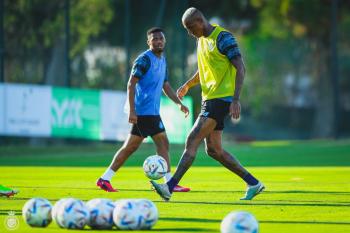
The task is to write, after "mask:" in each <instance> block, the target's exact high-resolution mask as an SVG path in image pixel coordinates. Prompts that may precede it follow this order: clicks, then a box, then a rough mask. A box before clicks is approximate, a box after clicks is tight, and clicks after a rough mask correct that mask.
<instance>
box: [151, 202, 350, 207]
mask: <svg viewBox="0 0 350 233" xmlns="http://www.w3.org/2000/svg"><path fill="white" fill-rule="evenodd" d="M154 202H162V201H154ZM171 203H176V204H201V205H230V206H241V205H254V206H313V207H318V206H325V207H350V203H319V202H317V203H302V202H301V203H289V202H279V203H271V202H256V201H240V202H207V201H171Z"/></svg>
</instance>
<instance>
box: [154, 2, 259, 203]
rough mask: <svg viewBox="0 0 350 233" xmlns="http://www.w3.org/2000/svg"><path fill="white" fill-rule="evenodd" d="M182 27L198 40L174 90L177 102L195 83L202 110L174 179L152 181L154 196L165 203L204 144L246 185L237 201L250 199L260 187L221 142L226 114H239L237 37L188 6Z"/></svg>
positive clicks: (240, 66) (240, 67)
mask: <svg viewBox="0 0 350 233" xmlns="http://www.w3.org/2000/svg"><path fill="white" fill-rule="evenodd" d="M182 24H183V26H184V27H185V28H186V30H187V31H188V33H189V34H190V35H192V36H194V37H195V38H197V60H198V71H197V72H196V73H195V75H193V77H192V78H191V79H190V80H188V81H187V82H186V83H185V84H184V85H182V86H181V87H180V88H179V89H178V91H177V94H178V96H179V97H180V98H182V97H183V96H185V95H186V93H187V92H188V90H189V89H190V88H192V87H193V86H196V85H198V84H200V86H201V89H202V109H201V113H200V114H199V116H198V118H197V120H196V122H195V124H194V126H193V128H192V130H191V132H190V133H189V135H188V137H187V140H186V146H185V150H184V152H183V154H182V157H181V160H180V162H179V164H178V166H177V169H176V172H175V173H174V176H173V178H171V179H170V181H168V182H167V183H165V184H157V183H156V182H155V181H151V183H152V185H153V187H154V188H155V190H156V191H157V193H158V194H159V195H160V196H161V197H162V198H163V199H164V200H166V201H168V200H169V199H170V198H171V195H172V192H173V190H174V187H175V186H176V185H177V183H178V182H179V181H180V180H181V179H182V177H183V176H184V175H185V173H186V172H187V170H188V169H189V168H190V167H191V165H192V163H193V161H194V159H195V157H196V152H197V149H198V147H199V145H200V143H201V142H202V141H203V140H204V143H205V149H206V152H207V154H208V155H209V156H210V157H212V158H213V159H215V160H217V161H218V162H220V163H221V164H222V165H223V166H225V167H226V168H227V169H228V170H230V171H231V172H233V173H235V174H236V175H238V176H239V177H240V178H241V179H242V180H244V181H245V182H246V184H247V185H248V188H247V191H246V194H245V196H244V197H242V198H241V200H252V199H253V198H254V197H255V196H256V195H258V194H259V193H261V192H262V191H263V190H264V188H265V186H264V185H263V183H262V182H260V181H259V180H258V179H257V178H255V177H254V176H253V175H252V174H251V173H249V172H248V171H247V170H246V169H245V168H244V167H243V166H242V165H241V164H240V162H239V161H238V160H237V159H236V158H235V157H234V156H233V155H231V154H230V153H229V152H227V151H226V150H225V149H224V148H223V147H222V142H221V140H222V132H223V129H224V118H225V116H231V117H232V118H233V119H238V118H239V116H240V112H241V105H240V102H239V99H240V92H241V88H242V85H243V80H244V75H245V66H244V63H243V59H242V57H241V53H240V50H239V48H238V45H237V42H236V39H235V38H234V37H233V35H232V34H231V33H230V32H228V31H227V30H226V29H224V28H222V27H220V26H219V25H212V24H210V23H209V22H208V21H207V19H206V18H205V17H204V16H203V14H202V13H201V12H200V11H199V10H198V9H196V8H193V7H191V8H189V9H187V10H186V11H185V13H184V14H183V16H182Z"/></svg>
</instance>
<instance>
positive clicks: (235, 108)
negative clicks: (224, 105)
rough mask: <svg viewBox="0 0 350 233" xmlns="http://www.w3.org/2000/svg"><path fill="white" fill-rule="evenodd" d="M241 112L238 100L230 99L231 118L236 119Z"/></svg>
mask: <svg viewBox="0 0 350 233" xmlns="http://www.w3.org/2000/svg"><path fill="white" fill-rule="evenodd" d="M240 114H241V104H240V102H239V100H234V101H232V103H231V105H230V116H231V117H232V118H233V119H238V118H239V116H240Z"/></svg>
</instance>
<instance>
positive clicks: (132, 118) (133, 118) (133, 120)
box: [129, 111, 137, 124]
mask: <svg viewBox="0 0 350 233" xmlns="http://www.w3.org/2000/svg"><path fill="white" fill-rule="evenodd" d="M129 123H131V124H137V115H136V113H135V112H134V111H130V113H129Z"/></svg>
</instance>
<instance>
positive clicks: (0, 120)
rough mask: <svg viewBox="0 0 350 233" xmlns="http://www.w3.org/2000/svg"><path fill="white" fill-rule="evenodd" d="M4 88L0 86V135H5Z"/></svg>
mask: <svg viewBox="0 0 350 233" xmlns="http://www.w3.org/2000/svg"><path fill="white" fill-rule="evenodd" d="M5 113H6V112H5V86H4V85H3V84H0V135H1V134H5Z"/></svg>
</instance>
